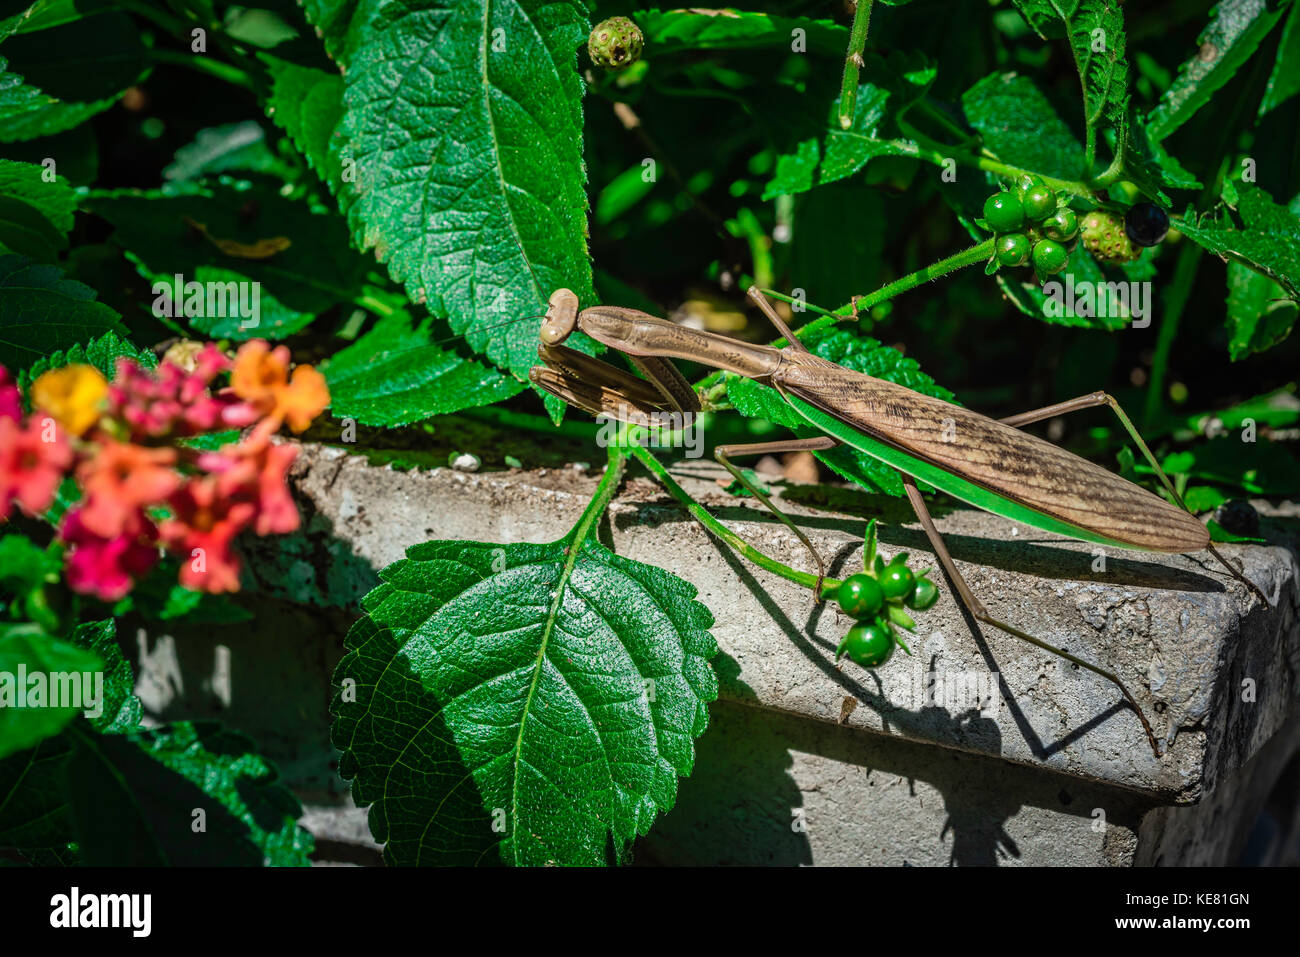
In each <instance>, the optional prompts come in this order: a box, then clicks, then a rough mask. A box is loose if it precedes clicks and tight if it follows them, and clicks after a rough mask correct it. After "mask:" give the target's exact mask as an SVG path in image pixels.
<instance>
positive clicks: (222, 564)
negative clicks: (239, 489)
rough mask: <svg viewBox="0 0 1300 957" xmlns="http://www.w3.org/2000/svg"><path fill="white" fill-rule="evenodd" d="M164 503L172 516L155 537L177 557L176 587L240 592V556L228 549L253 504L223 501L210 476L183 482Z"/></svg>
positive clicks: (250, 514) (250, 517) (246, 521)
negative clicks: (177, 578) (178, 563)
mask: <svg viewBox="0 0 1300 957" xmlns="http://www.w3.org/2000/svg"><path fill="white" fill-rule="evenodd" d="M168 504H169V505H170V506H171V509H172V513H173V515H174V516H175V517H174V518H171V519H168V520H167V521H165V522H163V523H162V526H161V527H160V529H159V533H160V536H161V538H162V541H163V542H164V543H165V544H166V545H167V547H168V548H169V549H171V550H172V551H173V552H175V553H177V554H178V555H179V556H180V558H181V570H180V575H179V580H180V583H181V584H182V585H184V586H185V587H186V588H189V589H191V590H192V591H204V592H211V593H220V592H230V591H239V567H240V566H239V556H238V555H236V554H235V551H234V548H233V547H232V546H233V544H234V540H235V536H236V535H238V534H239V533H240V532H241V531H243V530H244V529H245V528H247V527H248V525H249V523H251V522H252V521H253V518H254V514H253V513H254V512H255V511H256V510H257V506H256V505H254V504H253V503H252V502H234V501H231V500H229V499H225V498H223V497H222V496H221V494H220V493H219V492H218V491H217V483H216V479H214V478H213V477H211V476H208V477H206V478H201V479H193V480H191V481H190V482H188V483H186V484H185V485H184V486H182V487H181V488H180V489H178V490H177V491H176V492H175V494H173V495H172V497H171V499H170V501H169V502H168Z"/></svg>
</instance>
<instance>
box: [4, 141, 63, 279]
mask: <svg viewBox="0 0 1300 957" xmlns="http://www.w3.org/2000/svg"><path fill="white" fill-rule="evenodd" d="M76 207H77V199H76V195H75V194H74V193H73V191H72V187H71V186H69V185H68V181H67V180H65V179H61V178H59V177H57V176H52V177H51V175H50V174H49V171H48V170H47V169H46V167H44V166H37V165H36V164H34V163H16V162H14V161H13V160H6V159H0V251H4V250H8V251H9V252H14V253H19V254H21V255H24V256H30V257H31V258H33V259H36V260H39V261H41V262H53V261H54V260H55V259H56V258H57V257H58V254H59V250H61V249H66V248H67V245H68V233H69V232H71V231H72V216H73V212H74V211H75V210H76Z"/></svg>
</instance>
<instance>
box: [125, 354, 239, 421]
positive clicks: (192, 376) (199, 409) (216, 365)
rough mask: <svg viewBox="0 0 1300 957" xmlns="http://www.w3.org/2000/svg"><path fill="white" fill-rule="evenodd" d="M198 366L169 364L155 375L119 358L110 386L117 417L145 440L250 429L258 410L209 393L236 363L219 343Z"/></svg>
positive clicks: (195, 363)
mask: <svg viewBox="0 0 1300 957" xmlns="http://www.w3.org/2000/svg"><path fill="white" fill-rule="evenodd" d="M192 362H193V368H192V369H190V370H188V371H187V370H186V369H185V368H183V367H182V366H180V365H178V364H177V363H175V362H170V361H165V362H163V363H162V364H161V365H159V366H158V368H157V369H156V370H154V371H153V372H152V373H151V372H148V371H146V370H144V369H142V368H141V367H140V366H139V365H137V364H136V363H134V362H132V361H131V360H130V359H119V360H118V364H117V375H116V377H115V378H114V379H113V385H112V386H111V387H110V388H109V399H110V402H111V404H112V409H113V413H114V415H115V416H116V417H118V418H120V419H121V420H122V421H123V422H125V423H126V425H127V426H128V427H129V428H130V429H131V434H132V436H133V437H134V438H136V439H139V440H144V439H160V438H164V437H168V436H187V435H197V434H198V433H200V432H211V431H213V430H215V429H238V428H243V427H244V426H246V425H250V424H251V423H253V422H255V421H256V420H257V418H258V412H257V410H256V409H254V408H253V407H252V405H250V404H249V403H247V402H242V401H240V400H239V399H238V398H237V397H236V396H235V395H233V394H228V393H223V394H222V395H218V396H214V395H212V394H211V393H210V392H209V391H208V386H209V385H210V384H211V383H212V380H213V379H214V378H215V377H216V376H217V375H219V374H220V373H222V372H224V371H226V370H227V369H228V368H229V366H230V360H228V359H227V358H226V357H225V356H224V355H222V354H221V350H219V349H218V348H217V347H216V346H214V345H211V344H209V345H207V346H204V347H203V348H202V349H201V350H199V352H198V353H197V354H196V355H194V356H193V359H192Z"/></svg>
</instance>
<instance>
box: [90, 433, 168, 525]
mask: <svg viewBox="0 0 1300 957" xmlns="http://www.w3.org/2000/svg"><path fill="white" fill-rule="evenodd" d="M175 464H176V450H175V449H170V448H167V449H147V448H144V447H143V446H140V445H131V444H129V443H126V442H116V441H114V440H113V439H105V440H104V441H103V442H102V443H100V445H99V447H98V449H97V450H96V452H95V453H94V455H93V456H92V457H91V458H89V459H87V460H86V461H85V462H83V463H81V465H80V466H79V467H78V468H77V480H78V481H80V482H81V487H82V489H84V490H85V493H86V503H85V505H83V506H82V509H81V523H82V524H83V525H85V527H86V528H88V529H90V531H91V532H93V533H94V534H96V535H98V536H100V537H101V538H116V537H117V536H119V535H121V534H122V532H123V530H124V529H125V528H126V526H127V525H128V523H129V522H130V520H131V518H132V517H133V516H134V515H135V514H136V513H137V512H138V511H139V509H141V508H144V507H147V506H149V505H158V504H160V503H161V502H163V501H164V500H165V499H166V498H167V496H169V495H171V494H172V493H173V492H174V491H176V489H177V488H178V487H179V486H180V483H181V479H180V476H179V475H177V474H176V472H175V471H173V469H172V466H174V465H175Z"/></svg>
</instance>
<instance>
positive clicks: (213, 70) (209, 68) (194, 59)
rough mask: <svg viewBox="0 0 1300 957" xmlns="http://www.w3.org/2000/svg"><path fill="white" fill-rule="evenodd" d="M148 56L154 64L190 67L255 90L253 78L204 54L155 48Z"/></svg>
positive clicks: (235, 67) (237, 68)
mask: <svg viewBox="0 0 1300 957" xmlns="http://www.w3.org/2000/svg"><path fill="white" fill-rule="evenodd" d="M148 56H149V59H150V60H152V61H153V62H154V63H170V64H172V65H174V66H183V67H188V68H189V69H191V70H196V71H198V72H199V73H206V74H208V75H209V76H215V77H216V78H217V79H219V80H224V81H225V82H227V83H233V84H234V85H235V86H239V87H243V88H244V89H246V90H253V89H255V87H254V86H253V78H252V77H251V76H249V75H248V74H247V73H245V72H244V71H243V70H241V69H240V68H239V67H237V66H232V65H231V64H229V63H225V62H223V61H221V60H214V59H213V58H212V57H209V56H205V55H203V54H190V53H178V52H177V51H175V50H161V49H156V48H155V49H153V50H150V51H149V54H148Z"/></svg>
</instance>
